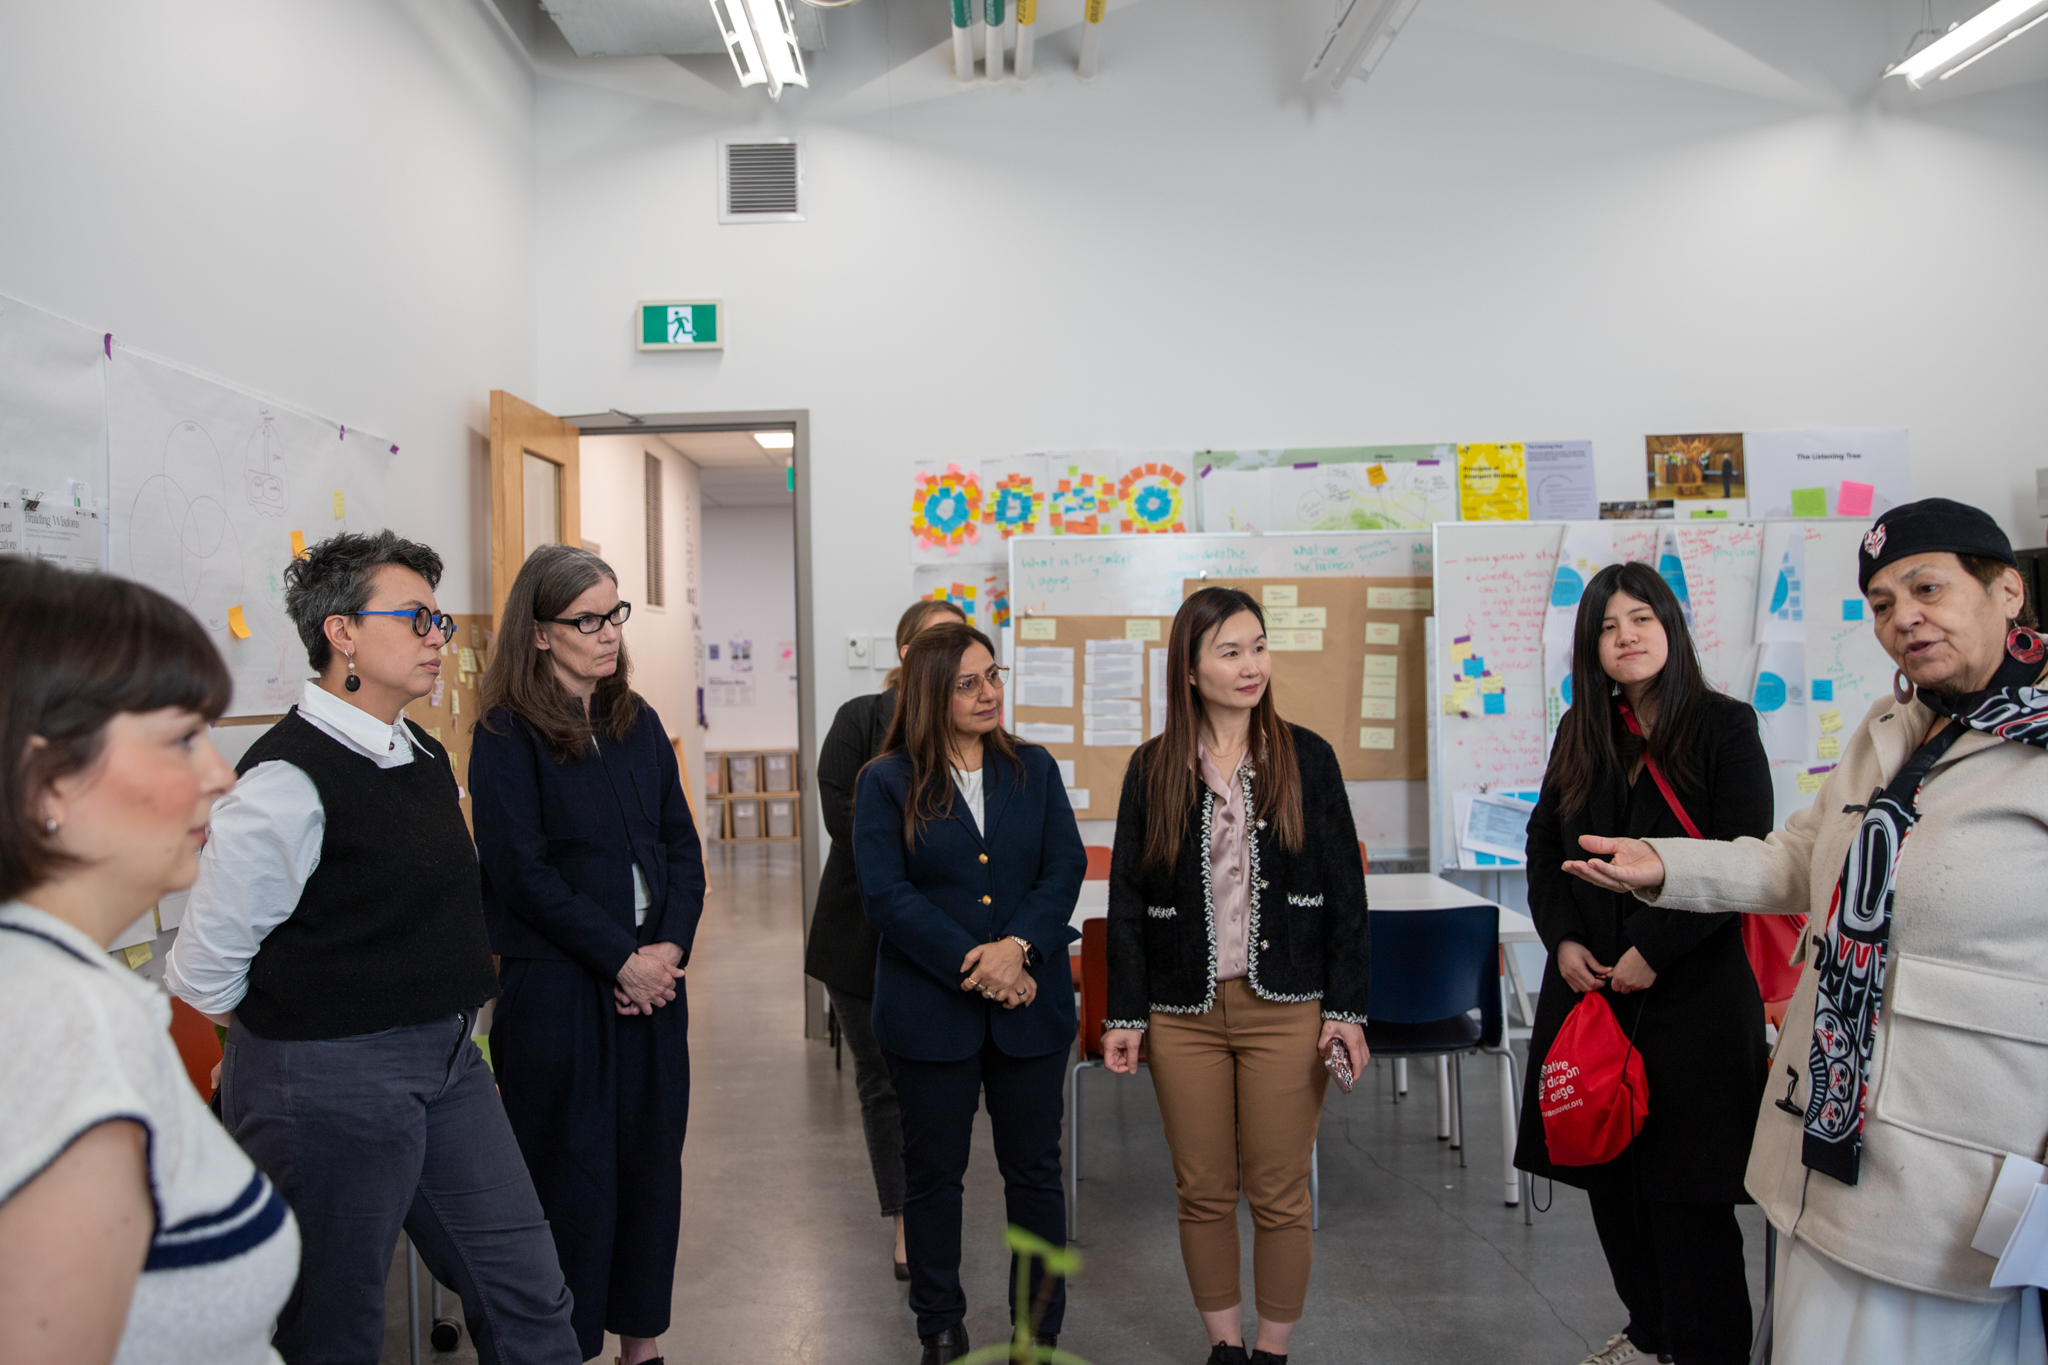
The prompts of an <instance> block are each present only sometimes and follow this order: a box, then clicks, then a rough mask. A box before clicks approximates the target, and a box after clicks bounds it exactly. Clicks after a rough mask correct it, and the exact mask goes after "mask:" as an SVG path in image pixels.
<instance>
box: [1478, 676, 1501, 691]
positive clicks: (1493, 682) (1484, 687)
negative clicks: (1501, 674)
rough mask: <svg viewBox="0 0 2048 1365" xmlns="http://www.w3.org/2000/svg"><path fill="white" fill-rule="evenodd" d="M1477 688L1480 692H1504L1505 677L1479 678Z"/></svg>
mask: <svg viewBox="0 0 2048 1365" xmlns="http://www.w3.org/2000/svg"><path fill="white" fill-rule="evenodd" d="M1479 690H1480V692H1482V693H1486V692H1505V691H1506V690H1507V679H1505V678H1481V679H1480V680H1479Z"/></svg>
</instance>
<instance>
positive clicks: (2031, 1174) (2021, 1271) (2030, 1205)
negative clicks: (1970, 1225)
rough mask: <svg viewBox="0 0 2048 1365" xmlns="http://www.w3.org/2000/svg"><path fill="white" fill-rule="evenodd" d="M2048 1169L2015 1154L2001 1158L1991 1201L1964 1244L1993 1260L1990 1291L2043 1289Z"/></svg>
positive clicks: (2047, 1280)
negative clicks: (2035, 1286) (2038, 1286)
mask: <svg viewBox="0 0 2048 1365" xmlns="http://www.w3.org/2000/svg"><path fill="white" fill-rule="evenodd" d="M2044 1180H2048V1166H2043V1165H2042V1164H2041V1163H2040V1162H2038V1161H2029V1160H2028V1159H2027V1158H2026V1157H2023V1156H2021V1155H2019V1154H2018V1153H2017V1152H2007V1153H2006V1154H2005V1164H2004V1165H2003V1166H2001V1167H1999V1170H1998V1180H1997V1182H1996V1183H1995V1184H1993V1185H1992V1187H1991V1201H1990V1202H1989V1203H1988V1204H1986V1205H1985V1206H1984V1217H1983V1218H1982V1219H1980V1220H1979V1221H1978V1223H1977V1235H1976V1236H1975V1237H1972V1238H1971V1239H1970V1246H1971V1248H1972V1249H1973V1250H1976V1251H1981V1252H1983V1253H1984V1254H1985V1255H1986V1256H1996V1257H1997V1258H1998V1267H1997V1268H1996V1269H1995V1270H1993V1271H1992V1272H1991V1287H1992V1288H1993V1289H2015V1288H2019V1287H2022V1286H2025V1285H2048V1184H2043V1183H2042V1182H2043V1181H2044Z"/></svg>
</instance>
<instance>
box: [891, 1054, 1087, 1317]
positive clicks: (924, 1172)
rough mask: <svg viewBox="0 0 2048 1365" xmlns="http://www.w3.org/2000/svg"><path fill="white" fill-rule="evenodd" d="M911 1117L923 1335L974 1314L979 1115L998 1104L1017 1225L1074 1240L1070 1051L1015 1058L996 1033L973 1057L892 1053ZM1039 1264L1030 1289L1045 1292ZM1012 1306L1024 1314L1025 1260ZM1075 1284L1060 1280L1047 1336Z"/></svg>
mask: <svg viewBox="0 0 2048 1365" xmlns="http://www.w3.org/2000/svg"><path fill="white" fill-rule="evenodd" d="M883 1056H885V1057H887V1058H888V1060H889V1073H890V1075H892V1076H893V1077H894V1078H895V1080H896V1101H897V1103H898V1105H899V1106H900V1107H901V1109H902V1113H903V1176H904V1189H905V1198H904V1202H903V1240H904V1246H905V1249H906V1251H907V1252H908V1254H909V1256H910V1307H911V1311H913V1312H915V1313H916V1314H917V1334H918V1335H919V1336H921V1337H926V1336H930V1335H931V1334H932V1333H934V1332H938V1331H943V1330H944V1329H945V1328H947V1327H950V1326H952V1325H953V1324H954V1323H956V1322H960V1321H962V1320H963V1319H964V1318H966V1316H967V1294H966V1292H965V1291H964V1290H962V1289H961V1287H960V1192H961V1188H962V1180H963V1178H964V1177H965V1176H966V1174H967V1157H968V1152H969V1149H970V1144H971V1142H972V1140H973V1137H974V1114H975V1111H976V1110H977V1109H978V1108H980V1107H981V1100H982V1096H983V1095H984V1094H986V1096H987V1100H988V1118H989V1123H990V1125H991V1126H992V1128H993V1130H994V1137H995V1145H996V1169H997V1170H999V1171H1001V1172H1002V1175H1003V1202H1004V1205H1005V1207H1006V1209H1007V1211H1008V1213H1009V1220H1010V1222H1012V1223H1014V1224H1016V1225H1017V1226H1018V1227H1020V1228H1023V1229H1024V1230H1025V1231H1026V1232H1029V1233H1032V1234H1034V1235H1036V1236H1038V1237H1041V1238H1043V1239H1045V1240H1046V1241H1047V1242H1050V1243H1051V1244H1052V1245H1054V1246H1056V1247H1063V1246H1065V1245H1066V1244H1067V1204H1066V1192H1065V1189H1064V1187H1063V1186H1062V1185H1061V1183H1060V1119H1061V1117H1062V1115H1063V1113H1064V1098H1065V1097H1064V1095H1063V1093H1062V1092H1063V1089H1064V1086H1063V1082H1064V1080H1065V1079H1066V1070H1067V1065H1066V1064H1067V1054H1066V1053H1064V1052H1052V1053H1048V1054H1046V1055H1045V1056H1043V1057H1012V1056H1010V1055H1008V1054H1007V1053H1005V1052H1003V1051H1002V1050H1001V1049H1000V1048H998V1047H997V1046H996V1045H995V1041H994V1040H993V1039H990V1040H988V1041H986V1042H984V1043H983V1044H982V1047H981V1051H980V1052H978V1053H976V1054H975V1055H974V1056H972V1057H969V1058H967V1059H966V1060H964V1061H958V1062H918V1061H912V1060H910V1059H909V1058H907V1057H900V1056H898V1055H897V1054H895V1053H893V1052H887V1051H885V1052H884V1053H883ZM1043 1280H1044V1275H1043V1271H1042V1268H1039V1267H1034V1268H1033V1273H1032V1277H1031V1285H1030V1294H1031V1299H1032V1302H1033V1303H1035V1302H1037V1299H1038V1296H1039V1294H1040V1293H1041V1292H1042V1289H1041V1286H1042V1284H1043ZM1009 1284H1010V1296H1011V1303H1010V1312H1011V1314H1012V1315H1013V1316H1014V1315H1015V1313H1016V1311H1017V1304H1016V1302H1015V1299H1016V1286H1017V1267H1016V1258H1015V1257H1012V1258H1011V1264H1010V1276H1009ZM1066 1311H1067V1286H1066V1283H1065V1281H1064V1280H1059V1279H1055V1280H1054V1282H1053V1284H1052V1287H1051V1298H1050V1300H1049V1301H1048V1302H1047V1304H1046V1309H1045V1316H1044V1317H1043V1318H1041V1319H1040V1320H1039V1323H1038V1330H1039V1331H1041V1332H1058V1331H1059V1330H1060V1323H1061V1321H1062V1320H1063V1319H1064V1318H1065V1316H1066Z"/></svg>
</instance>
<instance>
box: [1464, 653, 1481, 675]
mask: <svg viewBox="0 0 2048 1365" xmlns="http://www.w3.org/2000/svg"><path fill="white" fill-rule="evenodd" d="M1485 671H1486V660H1484V659H1482V658H1480V657H1479V656H1478V655H1477V654H1472V655H1468V656H1467V657H1466V659H1465V676H1466V677H1468V678H1476V677H1478V676H1479V675H1480V674H1481V673H1484V672H1485Z"/></svg>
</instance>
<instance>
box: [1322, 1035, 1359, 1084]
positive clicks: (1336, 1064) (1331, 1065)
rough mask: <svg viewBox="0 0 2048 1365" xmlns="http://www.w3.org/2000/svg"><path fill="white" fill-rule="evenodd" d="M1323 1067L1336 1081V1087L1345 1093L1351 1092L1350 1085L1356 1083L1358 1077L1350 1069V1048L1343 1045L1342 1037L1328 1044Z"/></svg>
mask: <svg viewBox="0 0 2048 1365" xmlns="http://www.w3.org/2000/svg"><path fill="white" fill-rule="evenodd" d="M1323 1068H1324V1070H1326V1071H1328V1072H1329V1073H1330V1079H1331V1080H1333V1081H1335V1082H1336V1083H1337V1088H1338V1089H1339V1090H1341V1091H1343V1092H1344V1093H1345V1094H1347V1095H1348V1094H1350V1093H1351V1087H1352V1086H1354V1085H1357V1084H1358V1077H1357V1076H1356V1075H1355V1074H1354V1073H1353V1072H1352V1070H1351V1050H1350V1049H1349V1048H1347V1047H1345V1046H1344V1040H1343V1039H1342V1038H1338V1039H1336V1040H1335V1041H1333V1042H1332V1043H1331V1044H1330V1055H1329V1056H1327V1057H1325V1058H1323Z"/></svg>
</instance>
